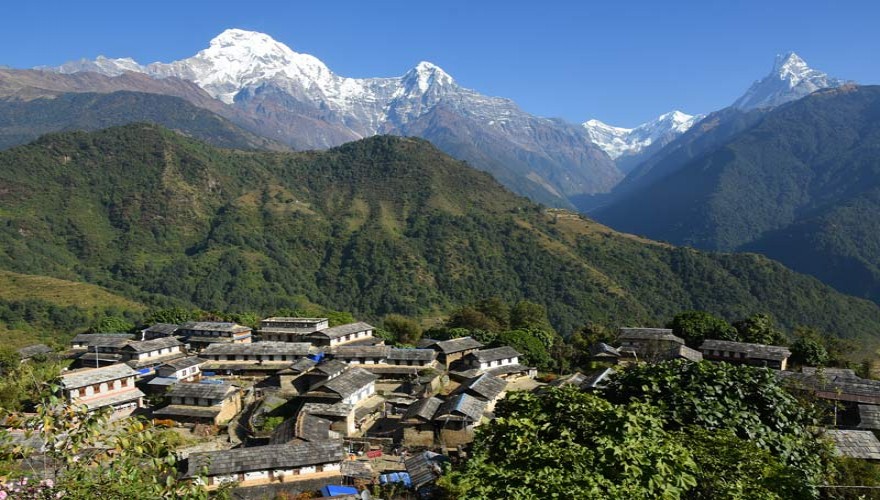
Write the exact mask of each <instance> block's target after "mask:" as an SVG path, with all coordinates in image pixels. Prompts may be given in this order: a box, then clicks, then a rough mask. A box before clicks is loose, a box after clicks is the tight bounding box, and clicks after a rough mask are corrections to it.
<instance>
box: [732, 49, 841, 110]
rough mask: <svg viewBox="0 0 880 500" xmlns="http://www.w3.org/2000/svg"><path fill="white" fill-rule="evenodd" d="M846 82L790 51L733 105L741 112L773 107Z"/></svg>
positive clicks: (779, 57) (780, 55)
mask: <svg viewBox="0 0 880 500" xmlns="http://www.w3.org/2000/svg"><path fill="white" fill-rule="evenodd" d="M845 83H847V82H846V81H844V80H840V79H837V78H833V77H830V76H828V75H827V74H825V73H823V72H821V71H819V70H816V69H813V68H811V67H809V66H808V65H807V63H806V61H804V60H803V59H801V58H800V56H798V55H797V54H795V53H794V52H788V53H786V54H779V55H777V56H776V60H775V61H774V63H773V70H772V71H770V74H769V75H767V76H766V77H764V78H763V79H761V80H759V81H757V82H755V83H753V84H752V86H751V87H749V90H748V91H746V93H745V94H744V95H743V96H742V97H740V98H739V99H737V100H736V102H734V103H733V106H734V107H735V108H739V109H742V110H750V109H756V108H773V107H776V106H779V105H780V104H785V103H786V102H789V101H794V100H797V99H800V98H802V97H806V96H807V95H809V94H811V93H813V92H815V91H817V90H821V89H825V88H830V87H839V86H841V85H843V84H845Z"/></svg>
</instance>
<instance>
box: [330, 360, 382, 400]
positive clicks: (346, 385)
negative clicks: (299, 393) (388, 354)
mask: <svg viewBox="0 0 880 500" xmlns="http://www.w3.org/2000/svg"><path fill="white" fill-rule="evenodd" d="M378 378H379V377H377V376H376V375H373V374H372V373H370V372H368V371H366V370H362V369H360V368H357V367H351V368H349V369H348V370H346V371H344V372H342V374H341V375H339V376H337V377H334V378H331V379H330V380H328V381H326V382H324V384H323V385H321V386H320V387H318V388H317V389H316V390H317V391H320V392H327V391H331V392H334V393H336V394H338V395H339V397H341V398H342V399H345V398H347V397H349V396H351V395H352V394H354V393H355V392H357V391H359V390H360V389H362V388H363V387H365V386H366V385H368V384H369V383H370V382H375V381H376V380H378Z"/></svg>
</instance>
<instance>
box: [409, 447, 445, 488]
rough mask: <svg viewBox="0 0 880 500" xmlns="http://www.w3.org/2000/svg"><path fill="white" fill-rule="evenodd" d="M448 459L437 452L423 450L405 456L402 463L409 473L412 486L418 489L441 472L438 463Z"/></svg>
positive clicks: (432, 480) (430, 481)
mask: <svg viewBox="0 0 880 500" xmlns="http://www.w3.org/2000/svg"><path fill="white" fill-rule="evenodd" d="M448 460H449V459H447V458H446V457H444V456H443V455H440V454H439V453H434V452H432V451H425V452H422V453H416V454H415V455H412V456H410V457H408V458H406V459H405V460H404V461H403V463H404V466H405V467H406V472H407V473H409V477H410V480H411V481H412V485H413V488H414V489H416V490H418V489H419V488H421V487H422V486H424V485H426V484H430V483H432V482H434V480H435V479H437V477H438V476H440V474H441V472H442V468H441V466H440V463H441V462H445V461H448Z"/></svg>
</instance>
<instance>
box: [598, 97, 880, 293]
mask: <svg viewBox="0 0 880 500" xmlns="http://www.w3.org/2000/svg"><path fill="white" fill-rule="evenodd" d="M878 193H880V87H855V86H847V87H842V88H840V89H835V90H826V91H821V92H817V93H815V94H813V95H811V96H809V97H807V98H804V99H801V100H799V101H796V102H793V103H790V104H788V105H785V106H781V107H780V108H778V109H776V110H774V111H772V112H771V113H769V114H768V115H766V116H765V117H764V118H763V119H762V120H760V121H759V122H758V123H757V124H756V125H754V126H752V127H751V128H749V129H747V130H746V131H744V132H741V133H739V134H738V135H735V136H734V137H733V138H731V139H729V140H728V141H727V142H725V143H723V144H721V145H719V146H718V147H717V148H715V149H714V150H712V151H709V152H708V153H706V154H704V155H703V156H700V157H697V158H695V159H693V160H690V161H689V162H687V163H685V164H683V165H680V166H679V167H678V169H677V170H676V171H675V172H674V173H672V174H670V175H668V176H666V177H664V178H662V179H659V180H656V181H654V182H653V183H651V184H649V185H647V187H644V188H642V189H641V190H639V191H637V192H634V193H633V194H631V195H630V196H629V197H627V198H626V199H622V200H618V201H617V202H616V203H615V204H614V205H612V206H610V207H607V208H605V209H603V210H601V211H599V212H598V213H597V216H598V217H599V218H600V220H602V221H603V222H605V223H607V224H609V225H611V226H613V227H615V228H618V229H620V230H624V231H631V232H635V233H638V234H644V235H646V236H648V237H651V238H657V239H662V240H666V241H671V242H674V243H677V244H687V245H693V246H695V247H697V248H706V249H712V250H723V251H730V250H747V251H755V252H760V253H763V254H766V255H768V256H770V257H773V258H775V259H778V260H780V261H781V262H783V263H784V264H786V265H788V266H790V267H792V268H793V269H795V270H797V271H801V272H806V273H810V274H813V275H814V276H817V277H819V278H821V279H822V280H824V281H825V282H826V283H830V284H833V285H834V286H835V287H837V288H838V289H839V290H842V291H844V292H846V293H850V294H853V295H857V296H861V297H865V298H869V299H872V300H874V301H880V268H878V263H880V232H878V231H877V230H876V229H877V228H878V227H880V210H878V208H880V204H878Z"/></svg>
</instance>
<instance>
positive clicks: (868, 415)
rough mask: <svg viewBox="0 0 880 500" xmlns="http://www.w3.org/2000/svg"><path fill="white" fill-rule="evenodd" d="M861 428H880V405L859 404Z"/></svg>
mask: <svg viewBox="0 0 880 500" xmlns="http://www.w3.org/2000/svg"><path fill="white" fill-rule="evenodd" d="M858 427H859V429H873V430H880V406H877V405H859V425H858Z"/></svg>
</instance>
